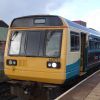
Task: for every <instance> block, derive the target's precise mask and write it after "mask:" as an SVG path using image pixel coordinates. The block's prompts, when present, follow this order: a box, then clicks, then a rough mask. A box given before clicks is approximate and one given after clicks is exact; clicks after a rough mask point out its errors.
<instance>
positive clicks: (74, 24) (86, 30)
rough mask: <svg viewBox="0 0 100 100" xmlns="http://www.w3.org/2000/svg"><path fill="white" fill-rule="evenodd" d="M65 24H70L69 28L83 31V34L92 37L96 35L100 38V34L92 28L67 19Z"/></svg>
mask: <svg viewBox="0 0 100 100" xmlns="http://www.w3.org/2000/svg"><path fill="white" fill-rule="evenodd" d="M64 19H65V18H64ZM65 23H66V24H68V26H69V27H73V28H75V29H78V30H81V31H82V32H85V33H89V34H90V35H95V36H99V37H100V32H98V31H96V30H94V29H92V28H87V27H85V26H82V25H79V24H77V23H75V22H72V21H70V20H68V19H65Z"/></svg>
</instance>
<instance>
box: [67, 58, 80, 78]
mask: <svg viewBox="0 0 100 100" xmlns="http://www.w3.org/2000/svg"><path fill="white" fill-rule="evenodd" d="M79 74H80V59H79V60H78V61H76V62H75V63H73V64H70V65H67V66H66V78H67V79H69V78H71V77H74V76H77V75H79Z"/></svg>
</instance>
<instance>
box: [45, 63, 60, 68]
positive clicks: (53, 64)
mask: <svg viewBox="0 0 100 100" xmlns="http://www.w3.org/2000/svg"><path fill="white" fill-rule="evenodd" d="M47 67H48V68H60V67H61V64H60V62H47Z"/></svg>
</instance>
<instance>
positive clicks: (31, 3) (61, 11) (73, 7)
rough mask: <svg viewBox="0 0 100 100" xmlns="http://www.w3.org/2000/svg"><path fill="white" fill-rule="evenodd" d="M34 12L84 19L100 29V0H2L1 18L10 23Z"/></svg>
mask: <svg viewBox="0 0 100 100" xmlns="http://www.w3.org/2000/svg"><path fill="white" fill-rule="evenodd" d="M33 14H51V15H52V14H53V15H60V16H62V17H65V18H67V19H69V20H83V21H86V22H87V26H88V27H91V28H94V29H96V30H99V31H100V0H0V19H2V20H4V21H6V22H7V23H8V24H9V23H10V22H11V20H12V19H13V18H15V17H19V16H26V15H33Z"/></svg>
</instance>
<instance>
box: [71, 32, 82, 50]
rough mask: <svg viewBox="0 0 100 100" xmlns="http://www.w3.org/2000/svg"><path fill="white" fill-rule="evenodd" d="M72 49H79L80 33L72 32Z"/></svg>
mask: <svg viewBox="0 0 100 100" xmlns="http://www.w3.org/2000/svg"><path fill="white" fill-rule="evenodd" d="M70 34H71V51H79V48H80V41H79V33H76V32H71V33H70Z"/></svg>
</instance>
